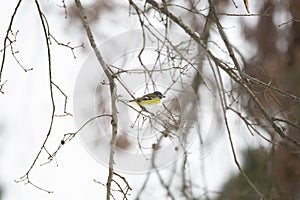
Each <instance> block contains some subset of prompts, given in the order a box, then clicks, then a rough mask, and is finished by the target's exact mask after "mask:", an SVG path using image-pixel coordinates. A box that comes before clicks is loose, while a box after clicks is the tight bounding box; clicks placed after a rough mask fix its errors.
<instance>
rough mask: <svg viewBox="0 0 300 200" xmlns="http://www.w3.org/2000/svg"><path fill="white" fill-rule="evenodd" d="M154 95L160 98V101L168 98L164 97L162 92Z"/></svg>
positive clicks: (156, 92)
mask: <svg viewBox="0 0 300 200" xmlns="http://www.w3.org/2000/svg"><path fill="white" fill-rule="evenodd" d="M154 94H155V95H156V96H157V97H158V98H160V99H162V98H165V97H166V96H164V95H163V94H162V93H161V92H159V91H155V92H154Z"/></svg>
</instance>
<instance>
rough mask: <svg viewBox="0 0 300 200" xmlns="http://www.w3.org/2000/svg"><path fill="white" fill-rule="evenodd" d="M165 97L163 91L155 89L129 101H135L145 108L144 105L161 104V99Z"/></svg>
mask: <svg viewBox="0 0 300 200" xmlns="http://www.w3.org/2000/svg"><path fill="white" fill-rule="evenodd" d="M165 97H166V96H164V95H163V94H162V93H161V92H159V91H155V92H153V93H150V94H146V95H144V96H142V97H139V98H136V99H133V100H131V101H129V102H135V103H137V104H138V105H139V106H140V107H142V108H144V106H149V105H156V104H160V100H161V99H162V98H165Z"/></svg>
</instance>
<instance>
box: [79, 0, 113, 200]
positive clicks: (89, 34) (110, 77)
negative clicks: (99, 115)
mask: <svg viewBox="0 0 300 200" xmlns="http://www.w3.org/2000/svg"><path fill="white" fill-rule="evenodd" d="M75 3H76V6H77V8H78V10H79V14H80V19H81V22H82V24H83V27H84V29H85V32H86V34H87V37H88V39H89V42H90V45H91V47H92V48H93V50H94V53H95V55H96V57H97V60H98V62H99V64H100V66H101V67H102V69H103V71H104V73H105V75H106V76H107V78H108V81H109V88H110V95H111V111H112V121H111V125H112V137H111V141H110V153H109V174H108V178H107V191H106V199H107V200H109V199H110V196H111V183H112V180H113V174H114V153H115V146H116V141H117V133H118V114H117V105H116V99H117V88H116V84H115V81H114V76H113V75H112V73H111V72H110V70H109V68H108V67H107V65H106V62H105V61H104V59H103V57H102V55H101V53H100V51H99V49H98V47H97V44H96V41H95V39H94V36H93V33H92V30H91V28H90V25H89V23H88V20H87V16H86V14H85V10H84V8H83V6H82V4H81V1H80V0H75Z"/></svg>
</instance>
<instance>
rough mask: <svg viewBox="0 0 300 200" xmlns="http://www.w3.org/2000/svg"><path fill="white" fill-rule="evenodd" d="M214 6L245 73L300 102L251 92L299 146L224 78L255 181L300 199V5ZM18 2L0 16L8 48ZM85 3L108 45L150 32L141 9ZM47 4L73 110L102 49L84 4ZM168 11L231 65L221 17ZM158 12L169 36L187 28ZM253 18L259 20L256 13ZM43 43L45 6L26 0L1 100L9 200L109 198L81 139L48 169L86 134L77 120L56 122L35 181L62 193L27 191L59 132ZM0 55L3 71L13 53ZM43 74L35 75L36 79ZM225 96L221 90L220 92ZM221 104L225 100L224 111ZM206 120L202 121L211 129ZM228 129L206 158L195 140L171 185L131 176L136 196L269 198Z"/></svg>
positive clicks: (1, 177) (187, 6)
mask: <svg viewBox="0 0 300 200" xmlns="http://www.w3.org/2000/svg"><path fill="white" fill-rule="evenodd" d="M213 2H214V4H215V6H216V14H217V16H218V18H219V20H220V23H221V25H222V28H223V30H224V31H225V33H226V35H227V38H228V41H229V42H230V44H231V45H232V48H233V49H234V52H235V53H236V55H237V57H238V60H239V62H240V63H241V66H242V68H243V69H242V70H243V72H244V73H247V74H248V75H250V76H252V77H255V78H256V79H257V80H260V81H262V82H264V83H266V85H269V86H272V87H277V88H280V89H281V90H283V91H286V92H288V93H290V94H293V95H294V96H288V95H281V94H280V93H278V92H276V90H274V89H273V88H270V87H266V86H264V87H263V86H261V85H259V84H253V83H252V84H251V85H250V87H251V90H252V91H253V92H254V94H255V95H256V96H257V98H258V99H259V101H260V102H261V104H262V105H263V106H264V107H265V109H266V111H267V113H268V114H269V115H270V116H271V118H272V120H275V119H277V122H278V124H279V125H280V127H281V129H282V130H283V131H284V133H285V134H286V135H287V136H288V138H293V139H294V141H296V142H294V144H293V142H291V141H290V140H288V139H287V137H280V136H279V135H278V134H277V133H276V132H275V131H274V129H273V127H272V126H270V125H269V124H268V120H267V119H266V118H265V116H263V115H262V114H261V112H260V111H259V109H258V108H257V106H256V105H255V103H254V102H253V100H251V98H249V96H248V95H247V94H246V93H245V92H244V91H243V88H242V87H241V86H240V85H239V84H237V83H236V82H234V81H232V80H231V79H230V77H227V76H226V75H225V74H224V75H222V76H223V77H224V84H225V87H224V88H225V89H226V92H225V93H226V94H228V96H227V98H228V99H229V100H228V101H229V102H233V106H232V107H233V108H234V109H235V110H236V111H238V112H237V113H240V114H241V116H243V117H244V118H241V117H240V116H239V115H238V114H235V113H231V114H228V121H229V127H230V129H231V136H232V140H233V144H234V147H235V152H236V155H237V160H238V162H239V164H240V165H241V167H242V169H243V171H244V173H245V174H247V176H248V177H249V179H250V180H251V181H252V183H253V184H254V185H255V186H256V188H257V189H258V190H259V191H260V193H261V194H263V196H264V197H266V198H267V199H280V200H281V199H295V200H296V199H300V181H299V180H300V161H299V146H297V145H295V143H297V142H298V143H300V137H299V133H300V132H299V126H300V125H299V118H300V109H299V108H300V107H299V100H297V98H298V96H299V92H300V91H299V87H298V86H299V84H300V83H299V77H300V68H299V66H300V16H299V15H300V12H299V10H300V2H299V1H298V0H289V1H283V0H263V1H255V2H254V1H249V2H248V3H247V1H242V0H235V1H232V0H219V1H213ZM17 3H18V1H9V2H6V3H5V4H3V5H2V6H1V8H0V10H1V12H0V23H1V27H2V28H1V30H0V38H1V41H4V39H5V37H6V34H7V29H8V28H9V24H10V20H11V17H12V15H13V13H14V11H15V8H16V5H17ZM82 3H84V7H85V8H86V12H87V15H88V19H89V22H90V25H91V27H92V29H93V32H94V34H95V37H96V39H97V43H98V44H101V43H102V42H104V41H106V40H107V39H109V38H111V37H112V36H116V35H118V34H120V33H123V32H125V31H130V30H134V29H137V28H140V27H141V25H140V19H139V18H138V15H137V12H136V10H135V9H134V7H133V4H131V6H129V2H126V1H122V2H121V3H120V2H119V1H102V0H100V1H85V2H82ZM135 3H136V4H137V5H139V6H141V7H142V8H143V6H144V5H147V4H145V2H142V1H138V2H135ZM39 4H40V6H41V8H42V11H43V13H44V15H45V17H46V18H47V22H48V25H49V30H50V33H51V35H52V36H53V38H52V39H51V41H52V44H51V53H52V54H51V58H52V73H53V74H52V78H53V81H54V82H55V84H57V85H59V87H60V89H62V90H63V91H64V93H65V94H66V95H67V96H68V104H67V107H66V109H67V111H68V112H70V113H73V111H74V110H73V93H74V85H75V84H76V77H77V76H78V74H79V72H80V69H81V67H82V65H83V63H84V62H85V60H86V58H87V57H88V56H89V55H90V54H91V48H90V47H89V43H88V42H87V39H86V35H85V33H84V31H83V29H82V25H81V23H80V20H79V17H78V11H77V9H76V6H75V4H74V2H73V1H51V2H39ZM162 5H165V6H168V9H169V10H170V11H172V12H174V13H175V14H176V16H179V17H180V18H181V19H182V21H183V22H185V23H186V24H187V25H188V26H189V27H190V28H191V30H193V31H195V32H197V33H199V35H200V36H201V38H202V39H203V41H205V44H206V45H207V48H208V49H210V50H211V51H212V52H213V53H214V54H215V55H216V56H217V57H218V58H220V60H222V61H223V62H224V63H230V59H229V58H228V56H225V54H226V52H225V53H224V51H225V50H224V49H225V46H224V43H223V40H222V38H221V36H220V34H219V32H218V29H217V25H216V23H215V21H214V20H210V17H211V15H212V14H211V11H210V10H209V3H208V2H206V1H201V0H199V1H194V0H189V1H185V2H180V1H163V3H162ZM147 6H149V5H147ZM147 6H145V10H144V13H145V15H147V16H148V17H149V18H150V19H151V20H153V24H155V25H156V26H157V27H158V28H164V27H165V24H168V23H170V24H168V27H169V26H170V27H172V28H174V29H175V30H178V31H181V30H180V28H179V27H177V26H176V25H175V24H173V23H171V22H168V20H166V19H165V18H164V17H163V14H161V13H159V11H157V10H156V11H154V9H153V8H151V6H149V7H147ZM147 8H149V9H147ZM247 9H248V10H249V12H250V14H248V13H247ZM207 16H208V17H207ZM164 23H165V24H164ZM146 25H147V22H145V26H146ZM148 25H149V24H148ZM43 34H44V33H43V30H42V27H41V22H40V18H39V14H38V11H37V8H36V4H34V3H33V2H31V1H21V4H20V7H19V8H18V10H17V13H16V15H15V17H14V21H13V24H12V26H11V29H10V30H9V32H8V36H9V41H10V42H9V44H11V46H13V49H12V50H11V48H10V47H11V46H8V47H7V49H6V57H5V63H4V67H3V69H2V73H1V82H0V84H3V83H4V85H3V88H2V90H1V91H2V92H3V94H2V93H1V94H0V144H1V146H0V163H1V165H0V188H1V189H0V199H1V200H14V199H32V198H42V199H66V198H72V199H82V198H87V199H99V198H104V195H105V192H106V188H105V186H103V185H102V184H98V183H96V182H95V181H94V180H97V182H101V183H103V184H105V183H106V177H107V174H108V170H107V168H106V167H105V166H103V165H101V164H100V163H99V162H97V161H96V160H95V159H94V158H93V157H92V156H91V155H90V154H89V153H88V152H87V151H86V149H85V148H84V147H83V146H82V145H81V140H80V138H79V137H75V138H74V139H73V140H72V141H70V142H68V143H67V144H66V145H65V146H63V148H61V150H60V151H59V152H58V153H57V155H56V156H55V158H54V160H53V161H52V162H51V163H49V164H45V165H44V163H46V162H47V161H48V156H49V155H48V154H47V152H46V151H49V152H53V151H55V150H56V149H57V147H58V146H59V145H60V141H61V138H62V137H63V136H64V134H66V133H70V132H74V131H76V130H77V129H78V127H77V126H76V124H75V123H74V119H73V117H72V116H64V117H56V118H55V119H54V126H53V128H52V133H51V137H50V138H49V140H48V142H47V144H46V151H42V154H41V156H40V158H39V159H38V162H37V165H36V166H35V168H34V169H33V170H32V171H31V173H30V180H31V181H32V183H33V184H35V185H37V186H39V187H41V188H44V189H46V190H47V191H51V192H52V191H53V193H51V194H48V193H47V192H44V191H42V190H40V189H37V188H35V187H32V185H30V184H25V185H24V183H26V182H21V183H16V181H18V180H20V177H21V176H23V175H24V174H26V172H27V170H28V169H29V167H30V166H31V164H32V162H33V161H34V159H35V156H36V155H37V153H38V151H39V150H40V148H41V146H42V143H43V141H44V139H45V137H46V135H47V131H48V127H49V124H50V117H51V101H50V94H49V81H48V80H49V77H48V67H47V65H48V60H47V51H46V46H45V38H44V35H43ZM62 44H67V45H62ZM70 47H73V48H70ZM0 49H1V62H3V58H4V57H3V53H4V51H3V50H2V49H3V46H2V47H1V48H0ZM100 50H101V49H100ZM200 63H201V62H199V63H198V64H199V69H201V70H200V71H201V73H202V74H205V73H206V68H207V67H208V66H209V63H208V61H207V60H205V61H203V63H202V64H200ZM31 68H32V70H28V69H31ZM201 73H200V75H199V74H198V75H195V77H193V82H191V85H192V86H193V88H194V90H195V93H196V94H199V103H200V104H205V101H206V100H205V99H203V98H202V99H201V96H200V94H201V90H202V89H203V88H205V82H204V81H203V79H202V78H201V75H202V74H201ZM222 73H223V72H222ZM212 80H213V77H212ZM213 90H214V91H217V88H213ZM293 97H295V98H293ZM230 99H231V101H230ZM54 100H55V103H56V114H57V115H63V114H64V97H63V95H61V93H60V92H59V91H58V90H56V89H54ZM218 103H219V102H216V105H217V104H218ZM211 113H214V114H216V113H217V116H216V117H215V118H216V119H215V123H216V127H218V126H217V124H224V119H223V117H222V114H223V113H222V111H220V110H217V109H213V108H212V109H211ZM211 113H207V114H208V115H211ZM243 119H247V120H248V122H249V123H250V124H251V125H253V126H254V127H255V128H254V129H251V130H252V133H251V132H250V131H249V129H248V128H249V124H248V126H247V124H245V123H244V122H245V121H244V120H243ZM202 120H203V119H199V121H200V122H202V123H203V122H204V121H202ZM200 126H201V123H200ZM216 131H220V130H216ZM220 132H221V133H220V134H221V135H220V136H219V137H218V138H211V139H210V140H211V141H207V142H211V143H213V144H215V145H213V148H212V149H211V151H210V153H209V154H207V155H206V156H204V157H203V156H201V152H199V146H201V142H195V144H193V146H192V147H191V148H190V149H189V151H188V156H187V158H188V159H187V160H188V162H187V163H188V164H187V165H185V164H186V163H185V161H184V160H185V157H183V158H182V159H181V160H179V161H178V162H176V163H175V165H176V166H177V168H176V169H178V168H185V169H184V170H175V167H174V168H173V167H170V168H166V169H164V170H162V171H161V174H162V177H163V179H164V180H165V183H164V182H162V181H161V179H160V177H159V175H157V174H151V175H147V174H142V175H136V174H126V173H125V174H123V175H124V176H125V177H126V179H127V181H128V182H129V184H130V186H131V187H132V191H131V192H130V194H131V195H130V196H129V197H128V199H135V198H136V197H139V199H153V198H158V199H220V200H223V199H231V200H232V199H245V200H247V199H249V200H250V199H259V198H260V197H261V196H260V195H259V194H258V193H257V191H255V190H254V189H253V187H251V186H250V184H249V181H247V180H246V179H245V176H243V175H242V174H241V173H240V171H239V170H238V167H237V165H236V163H235V160H234V156H233V153H232V148H231V144H230V141H229V140H228V134H227V133H226V130H225V129H224V130H223V129H222V131H220ZM252 134H253V135H252ZM123 139H124V138H123ZM118 145H119V146H122V145H123V148H127V146H126V145H128V144H127V143H126V139H125V140H121V139H120V140H119V143H118ZM183 163H185V164H184V165H183ZM173 170H174V171H173ZM148 176H150V178H149V177H148ZM170 177H173V178H170ZM182 177H184V178H182ZM145 180H148V181H145ZM163 183H164V184H163ZM165 185H167V186H168V189H166V187H165ZM153 191H154V192H153ZM169 193H171V194H172V195H170V194H169ZM116 197H117V198H116V199H122V195H120V196H118V194H116Z"/></svg>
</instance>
